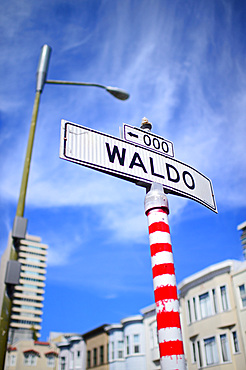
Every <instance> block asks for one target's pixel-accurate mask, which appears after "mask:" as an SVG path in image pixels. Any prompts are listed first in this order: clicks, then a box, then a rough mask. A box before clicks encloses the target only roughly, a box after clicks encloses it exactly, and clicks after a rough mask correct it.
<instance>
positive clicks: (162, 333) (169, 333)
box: [158, 328, 182, 343]
mask: <svg viewBox="0 0 246 370" xmlns="http://www.w3.org/2000/svg"><path fill="white" fill-rule="evenodd" d="M158 333H159V334H158V335H159V342H160V343H163V342H166V341H167V338H168V340H169V341H170V340H180V341H182V333H181V329H180V328H162V329H160V330H159V332H158Z"/></svg>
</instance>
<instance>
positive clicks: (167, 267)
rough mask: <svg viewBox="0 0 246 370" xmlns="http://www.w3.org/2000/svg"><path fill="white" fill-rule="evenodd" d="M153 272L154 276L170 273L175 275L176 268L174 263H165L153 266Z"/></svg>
mask: <svg viewBox="0 0 246 370" xmlns="http://www.w3.org/2000/svg"><path fill="white" fill-rule="evenodd" d="M152 272H153V278H155V277H156V276H160V275H163V274H169V275H174V274H175V270H174V264H173V263H163V264H161V265H155V266H153V268H152Z"/></svg>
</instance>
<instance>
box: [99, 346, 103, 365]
mask: <svg viewBox="0 0 246 370" xmlns="http://www.w3.org/2000/svg"><path fill="white" fill-rule="evenodd" d="M103 363H104V351H103V346H100V365H102V364H103Z"/></svg>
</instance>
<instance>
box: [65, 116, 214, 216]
mask: <svg viewBox="0 0 246 370" xmlns="http://www.w3.org/2000/svg"><path fill="white" fill-rule="evenodd" d="M60 158H63V159H66V160H68V161H71V162H74V163H78V164H80V165H83V166H86V167H89V168H92V169H95V170H97V171H101V172H104V173H107V174H109V175H112V176H116V177H119V178H121V179H124V180H127V181H131V182H134V183H136V184H137V185H140V186H144V187H147V186H149V185H150V184H152V183H153V182H157V183H160V184H162V185H163V187H164V189H165V190H166V192H168V193H172V194H176V195H181V196H184V197H187V198H191V199H193V200H195V201H197V202H199V203H201V204H203V205H204V206H206V207H208V208H209V209H211V210H212V211H214V212H217V208H216V203H215V198H214V193H213V188H212V183H211V181H210V180H209V179H208V178H207V177H205V176H204V175H202V174H201V173H200V172H198V171H197V170H195V169H194V168H192V167H190V166H188V165H186V164H184V163H182V162H180V161H178V160H176V159H174V158H171V157H168V156H166V155H162V154H160V153H157V152H154V151H152V150H149V148H144V147H141V146H138V145H136V144H132V143H130V142H126V141H124V140H122V139H118V138H115V137H113V136H110V135H107V134H104V133H101V132H99V131H95V130H92V129H90V128H87V127H83V126H80V125H78V124H75V123H71V122H67V121H65V120H62V122H61V142H60Z"/></svg>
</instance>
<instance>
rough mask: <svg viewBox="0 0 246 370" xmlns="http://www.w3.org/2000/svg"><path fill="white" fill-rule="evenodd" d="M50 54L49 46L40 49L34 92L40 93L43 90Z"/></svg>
mask: <svg viewBox="0 0 246 370" xmlns="http://www.w3.org/2000/svg"><path fill="white" fill-rule="evenodd" d="M50 54H51V47H50V46H49V45H44V46H43V47H42V49H41V54H40V58H39V63H38V69H37V85H36V91H41V92H42V90H43V87H44V84H45V80H46V75H47V71H48V66H49V61H50Z"/></svg>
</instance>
